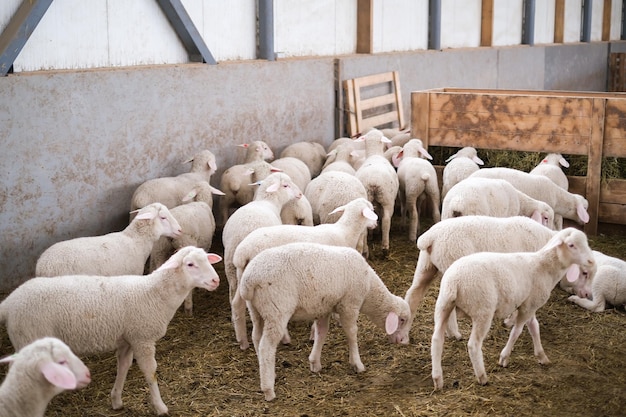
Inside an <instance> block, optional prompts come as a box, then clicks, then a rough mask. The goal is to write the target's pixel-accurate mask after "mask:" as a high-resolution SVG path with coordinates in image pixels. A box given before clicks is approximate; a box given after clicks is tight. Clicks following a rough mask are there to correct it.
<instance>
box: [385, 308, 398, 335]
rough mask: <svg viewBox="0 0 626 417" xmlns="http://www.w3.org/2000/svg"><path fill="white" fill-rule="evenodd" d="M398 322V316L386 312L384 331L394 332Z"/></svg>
mask: <svg viewBox="0 0 626 417" xmlns="http://www.w3.org/2000/svg"><path fill="white" fill-rule="evenodd" d="M398 324H400V318H399V317H398V315H397V314H396V313H394V312H393V311H390V312H389V314H387V320H385V331H386V332H387V334H394V333H395V332H396V330H398Z"/></svg>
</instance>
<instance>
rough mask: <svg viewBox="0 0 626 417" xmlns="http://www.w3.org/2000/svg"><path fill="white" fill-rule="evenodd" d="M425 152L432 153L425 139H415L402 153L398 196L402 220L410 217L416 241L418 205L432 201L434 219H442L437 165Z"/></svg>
mask: <svg viewBox="0 0 626 417" xmlns="http://www.w3.org/2000/svg"><path fill="white" fill-rule="evenodd" d="M421 156H424V157H427V158H428V157H430V159H432V156H430V154H429V153H428V151H426V149H424V145H423V144H422V141H421V140H419V139H411V140H410V141H408V142H407V143H406V144H405V145H404V147H403V148H402V150H401V151H400V152H399V153H398V155H397V159H398V160H399V165H398V180H399V184H400V186H399V189H398V197H399V199H400V213H401V215H402V223H403V224H404V223H405V221H406V213H407V212H408V217H409V240H410V241H415V240H416V239H417V235H418V234H419V231H420V221H419V212H418V208H419V207H420V206H421V205H422V204H423V203H424V202H425V201H428V202H429V203H430V207H431V209H432V218H433V223H437V222H438V221H439V220H441V213H440V211H439V203H440V199H439V184H438V183H437V172H436V171H435V167H433V165H432V164H431V163H430V162H428V161H427V160H426V159H423V158H422V157H421Z"/></svg>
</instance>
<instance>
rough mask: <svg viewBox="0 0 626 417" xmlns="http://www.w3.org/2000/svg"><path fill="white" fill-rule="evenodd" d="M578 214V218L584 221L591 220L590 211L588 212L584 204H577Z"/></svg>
mask: <svg viewBox="0 0 626 417" xmlns="http://www.w3.org/2000/svg"><path fill="white" fill-rule="evenodd" d="M576 214H578V218H579V219H580V220H581V221H582V222H583V223H588V222H589V213H587V210H585V207H584V206H583V205H582V204H579V205H578V206H576Z"/></svg>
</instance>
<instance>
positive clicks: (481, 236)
mask: <svg viewBox="0 0 626 417" xmlns="http://www.w3.org/2000/svg"><path fill="white" fill-rule="evenodd" d="M554 234H555V232H554V231H553V230H550V229H548V228H547V227H544V226H542V225H541V224H539V223H537V222H536V221H534V220H531V219H530V218H528V217H523V216H514V217H489V216H463V217H454V218H451V219H446V220H442V221H440V222H439V223H436V224H434V225H433V226H431V227H430V229H428V230H427V231H426V232H424V233H423V234H422V235H421V236H420V237H419V238H418V239H417V248H418V249H419V257H418V259H417V265H416V267H415V273H414V275H413V282H412V283H411V287H410V288H409V289H408V290H407V292H406V295H405V296H404V299H405V300H406V301H407V302H408V303H409V306H410V307H411V317H410V319H409V320H407V322H406V323H405V324H404V325H403V326H400V328H399V329H398V331H397V332H396V333H395V334H394V335H392V337H391V341H392V342H394V343H402V344H406V343H409V331H410V329H411V325H412V323H413V318H414V317H415V315H416V314H417V307H418V305H419V304H420V303H421V301H422V299H423V298H424V295H425V294H426V291H427V290H428V288H429V287H430V285H431V283H432V282H433V281H434V279H435V278H436V276H437V275H438V272H439V273H444V272H445V271H446V270H447V269H448V268H449V267H450V265H452V263H453V262H454V261H456V260H457V259H459V258H461V257H463V256H465V255H469V254H471V253H476V252H530V251H536V250H539V249H540V248H541V247H542V246H543V245H545V244H546V243H547V242H548V241H549V240H550V239H551V238H552V237H553V236H554ZM512 236H514V237H515V238H514V239H512V238H511V237H512ZM448 333H449V334H450V335H451V336H454V337H455V338H456V339H458V340H460V339H461V338H462V337H461V333H460V332H459V330H458V325H457V322H456V316H455V315H454V313H452V315H451V317H450V320H449V321H448Z"/></svg>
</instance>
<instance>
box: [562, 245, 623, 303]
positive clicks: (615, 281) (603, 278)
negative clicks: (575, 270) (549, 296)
mask: <svg viewBox="0 0 626 417" xmlns="http://www.w3.org/2000/svg"><path fill="white" fill-rule="evenodd" d="M593 255H594V258H595V260H596V264H597V270H596V271H595V273H594V274H590V273H589V272H588V271H586V270H584V271H582V272H583V274H582V276H581V277H579V278H578V280H577V281H576V282H574V283H570V282H568V281H567V280H566V279H561V281H560V282H559V285H560V287H561V288H563V289H565V290H566V291H569V292H574V295H571V296H570V297H569V298H568V300H569V301H571V302H573V303H575V304H578V305H579V306H581V307H583V308H586V309H587V310H590V311H594V312H600V311H604V309H605V308H606V305H607V304H610V305H613V306H620V305H623V304H626V262H625V261H623V260H621V259H619V258H615V257H613V256H608V255H605V254H603V253H601V252H598V251H593ZM589 281H591V282H589ZM570 285H571V287H570Z"/></svg>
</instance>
